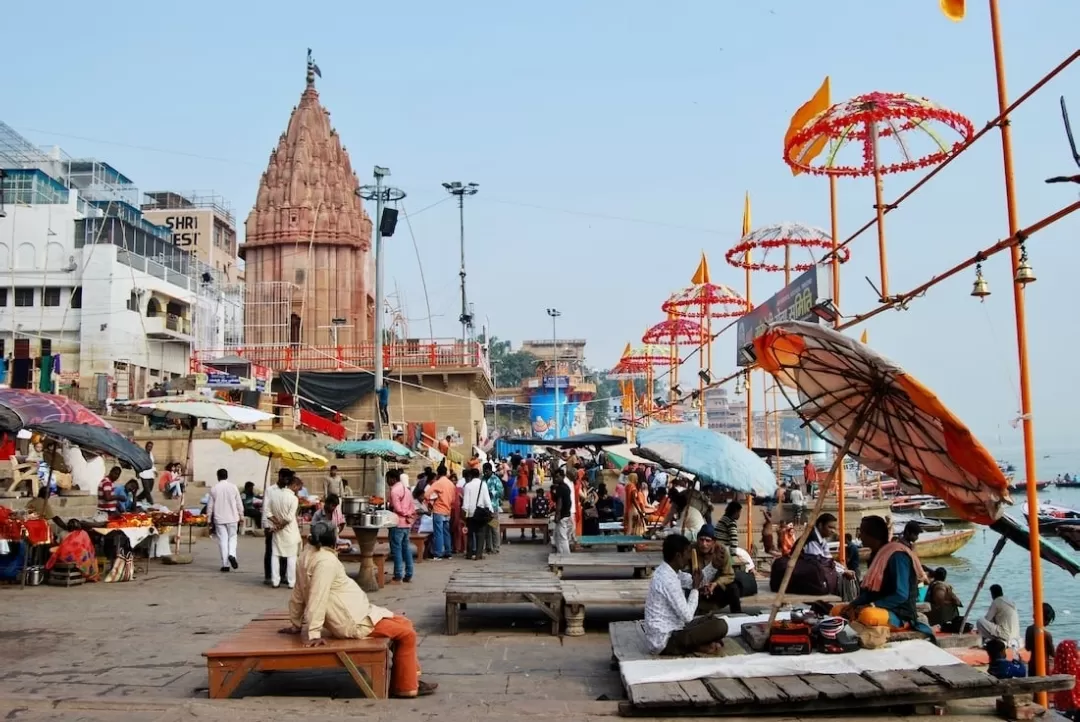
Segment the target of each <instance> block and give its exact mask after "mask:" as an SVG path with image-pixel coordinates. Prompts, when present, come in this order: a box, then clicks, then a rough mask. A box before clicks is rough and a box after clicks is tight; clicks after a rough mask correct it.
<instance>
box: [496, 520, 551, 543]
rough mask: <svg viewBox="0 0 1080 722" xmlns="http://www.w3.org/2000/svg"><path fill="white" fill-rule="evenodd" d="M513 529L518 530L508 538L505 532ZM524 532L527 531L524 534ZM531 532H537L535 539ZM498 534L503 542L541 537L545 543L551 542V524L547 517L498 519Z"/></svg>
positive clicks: (538, 538)
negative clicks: (516, 534)
mask: <svg viewBox="0 0 1080 722" xmlns="http://www.w3.org/2000/svg"><path fill="white" fill-rule="evenodd" d="M513 529H517V530H518V535H519V536H517V537H514V538H510V537H509V536H507V533H508V532H509V531H511V530H513ZM525 532H529V534H526V533H525ZM532 532H539V534H538V535H537V536H536V538H535V539H533V537H532ZM499 534H500V535H501V536H502V540H503V542H504V543H506V542H513V541H515V540H516V541H529V540H532V541H540V539H541V537H543V540H544V543H545V544H551V526H550V525H549V523H548V520H547V519H507V518H500V519H499Z"/></svg>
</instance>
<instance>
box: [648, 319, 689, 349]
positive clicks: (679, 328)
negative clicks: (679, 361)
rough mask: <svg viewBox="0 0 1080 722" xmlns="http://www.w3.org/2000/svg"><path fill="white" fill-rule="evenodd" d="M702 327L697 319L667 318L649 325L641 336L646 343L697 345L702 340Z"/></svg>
mask: <svg viewBox="0 0 1080 722" xmlns="http://www.w3.org/2000/svg"><path fill="white" fill-rule="evenodd" d="M704 331H705V329H704V327H703V326H702V325H701V324H700V323H698V322H697V321H691V320H689V319H686V318H669V319H668V320H667V321H661V322H660V323H658V324H656V325H655V326H653V327H651V328H650V329H649V330H647V331H646V332H645V335H644V336H642V337H641V340H642V341H644V342H645V343H647V344H656V345H658V346H667V345H668V344H675V345H676V346H698V345H700V344H701V342H702V337H703V335H704Z"/></svg>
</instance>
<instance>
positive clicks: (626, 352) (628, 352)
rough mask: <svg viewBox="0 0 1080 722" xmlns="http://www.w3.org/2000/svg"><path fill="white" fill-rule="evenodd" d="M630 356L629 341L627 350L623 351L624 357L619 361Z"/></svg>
mask: <svg viewBox="0 0 1080 722" xmlns="http://www.w3.org/2000/svg"><path fill="white" fill-rule="evenodd" d="M629 355H630V342H629V341H627V343H626V348H625V349H623V352H622V356H621V357H620V358H619V360H620V361H621V360H622V359H625V358H626V357H627V356H629Z"/></svg>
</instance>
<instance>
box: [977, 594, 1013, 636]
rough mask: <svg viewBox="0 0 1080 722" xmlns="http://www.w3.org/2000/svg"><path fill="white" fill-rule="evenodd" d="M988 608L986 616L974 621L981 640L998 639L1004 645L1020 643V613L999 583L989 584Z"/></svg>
mask: <svg viewBox="0 0 1080 722" xmlns="http://www.w3.org/2000/svg"><path fill="white" fill-rule="evenodd" d="M990 599H991V600H993V601H991V602H990V608H989V609H987V610H986V616H985V617H983V618H982V619H980V620H978V621H977V622H975V628H976V629H977V630H978V631H979V636H980V637H982V639H983V642H988V641H990V640H991V639H1000V640H1001V641H1002V642H1004V643H1005V644H1006V645H1012V643H1013V642H1016V643H1017V644H1019V643H1020V615H1019V614H1018V613H1017V611H1016V604H1014V603H1013V602H1012V600H1010V599H1009V598H1007V597H1006V596H1005V592H1004V590H1003V589H1002V588H1001V585H1000V584H991V585H990Z"/></svg>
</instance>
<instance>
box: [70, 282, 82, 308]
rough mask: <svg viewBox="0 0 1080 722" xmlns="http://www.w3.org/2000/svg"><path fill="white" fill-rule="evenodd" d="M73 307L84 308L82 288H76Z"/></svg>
mask: <svg viewBox="0 0 1080 722" xmlns="http://www.w3.org/2000/svg"><path fill="white" fill-rule="evenodd" d="M71 307H72V308H82V286H76V287H75V291H74V292H73V293H72V294H71Z"/></svg>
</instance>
